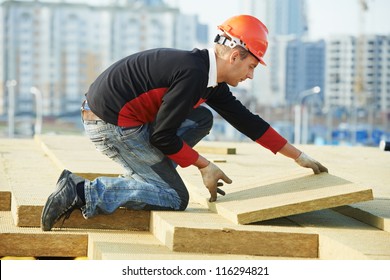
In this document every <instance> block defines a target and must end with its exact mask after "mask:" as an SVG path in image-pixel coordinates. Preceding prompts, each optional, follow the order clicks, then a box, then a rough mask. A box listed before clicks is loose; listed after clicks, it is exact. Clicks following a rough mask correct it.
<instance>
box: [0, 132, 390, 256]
mask: <svg viewBox="0 0 390 280" xmlns="http://www.w3.org/2000/svg"><path fill="white" fill-rule="evenodd" d="M301 148H302V149H303V150H305V151H306V152H307V153H308V154H309V155H311V156H312V157H314V158H316V159H318V160H319V161H320V162H322V163H323V164H324V165H326V166H327V167H328V168H329V171H330V173H329V174H321V175H314V174H312V172H311V170H309V169H304V168H301V167H299V166H297V165H296V164H295V163H294V162H293V161H291V160H290V159H287V158H284V157H283V156H280V155H276V156H275V155H273V154H272V153H270V152H269V151H268V150H265V149H263V148H262V147H260V146H258V145H257V144H254V143H217V142H202V143H200V144H199V146H198V147H196V149H197V150H198V151H199V152H201V153H202V154H203V155H205V156H206V157H207V158H208V159H210V160H212V161H215V162H216V164H217V165H219V166H220V167H221V168H222V169H223V170H224V171H225V172H226V173H227V174H228V176H229V177H230V178H231V179H232V180H233V183H232V184H231V185H224V186H223V187H222V188H223V189H224V190H225V192H226V196H224V197H222V196H219V197H218V200H217V202H215V203H209V202H208V197H209V194H208V191H207V189H206V188H205V187H204V186H203V184H202V181H201V177H200V175H199V171H198V170H197V169H196V168H193V167H188V168H184V169H181V168H178V171H179V173H180V174H181V175H182V177H183V179H184V181H185V182H186V185H187V187H188V189H189V192H190V196H191V201H190V205H189V207H188V209H187V210H186V211H184V212H174V211H151V212H149V211H131V210H126V209H123V208H120V209H118V210H117V211H116V212H115V213H114V214H112V215H106V216H104V215H103V216H98V217H95V218H92V219H88V220H85V219H84V218H83V217H82V215H81V214H80V212H79V211H75V212H73V214H72V215H71V217H70V219H68V220H65V221H64V222H62V221H59V222H58V223H57V224H56V225H55V228H54V229H53V230H52V231H50V232H42V231H41V230H40V228H39V226H40V215H41V211H42V207H43V205H44V203H45V201H46V199H47V197H48V196H49V195H50V193H51V192H52V191H53V190H54V188H55V184H56V181H57V179H58V176H59V174H60V173H61V171H62V169H64V168H66V169H69V170H71V171H72V172H74V173H76V174H79V175H81V176H84V177H86V178H88V179H91V180H92V179H94V178H96V177H98V176H118V175H120V174H121V173H122V172H123V170H122V169H121V168H120V167H119V166H118V165H116V164H115V163H113V162H112V161H110V160H109V159H107V158H106V157H104V156H102V155H100V154H99V153H98V152H97V151H96V150H95V149H94V147H93V146H92V144H91V143H90V142H89V140H88V139H87V138H86V137H85V136H76V135H72V136H48V135H40V136H36V137H35V139H0V203H1V209H0V229H1V230H0V235H1V238H0V256H25V257H28V256H37V257H80V256H85V257H88V258H89V259H390V233H389V228H390V226H389V221H390V207H389V206H390V188H389V185H388V184H389V182H390V180H389V179H390V178H389V177H390V176H389V175H388V170H387V169H386V168H385V167H386V165H387V166H388V162H389V160H390V155H389V154H386V153H384V152H382V151H380V150H379V149H374V148H363V147H355V148H351V147H349V148H346V147H314V146H303V147H301ZM363 171H364V172H363Z"/></svg>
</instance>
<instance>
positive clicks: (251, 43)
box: [218, 15, 268, 65]
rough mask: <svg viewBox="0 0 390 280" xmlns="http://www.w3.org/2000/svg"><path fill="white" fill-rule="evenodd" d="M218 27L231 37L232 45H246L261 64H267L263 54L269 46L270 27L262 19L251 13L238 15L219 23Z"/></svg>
mask: <svg viewBox="0 0 390 280" xmlns="http://www.w3.org/2000/svg"><path fill="white" fill-rule="evenodd" d="M218 28H219V29H220V30H222V31H223V32H225V33H226V34H227V35H229V36H230V37H231V39H232V41H233V44H230V46H231V47H233V46H235V45H240V46H242V47H244V48H245V49H247V50H248V51H249V52H250V53H252V54H253V55H254V56H255V57H256V58H257V59H258V60H259V61H260V63H261V64H263V65H266V64H265V62H264V60H263V56H264V55H265V52H266V51H267V47H268V38H267V37H268V29H267V27H266V26H265V25H264V24H263V23H262V22H261V21H260V20H258V19H257V18H255V17H253V16H250V15H238V16H234V17H231V18H229V19H227V20H226V21H225V22H224V23H222V24H221V25H218ZM229 43H232V42H231V41H229ZM223 44H225V43H223Z"/></svg>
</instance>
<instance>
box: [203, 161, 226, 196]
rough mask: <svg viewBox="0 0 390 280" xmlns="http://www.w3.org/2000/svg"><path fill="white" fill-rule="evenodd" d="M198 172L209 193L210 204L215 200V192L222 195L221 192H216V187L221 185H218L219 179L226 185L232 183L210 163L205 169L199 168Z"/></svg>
mask: <svg viewBox="0 0 390 280" xmlns="http://www.w3.org/2000/svg"><path fill="white" fill-rule="evenodd" d="M199 171H200V173H201V174H202V178H203V183H204V185H205V186H206V188H207V189H208V190H209V192H210V195H211V197H210V199H209V201H210V202H214V201H216V200H217V191H218V192H219V193H221V194H222V193H224V192H223V191H222V190H218V186H220V185H221V184H222V183H218V180H220V179H221V180H223V181H224V182H225V183H228V184H231V183H232V180H231V179H230V178H229V177H228V176H226V174H225V173H223V171H222V170H221V169H219V168H218V166H216V165H215V164H214V163H212V162H210V163H209V164H208V165H207V166H206V167H203V168H199Z"/></svg>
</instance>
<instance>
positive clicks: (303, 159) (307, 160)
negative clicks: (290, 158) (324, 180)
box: [295, 152, 328, 174]
mask: <svg viewBox="0 0 390 280" xmlns="http://www.w3.org/2000/svg"><path fill="white" fill-rule="evenodd" d="M295 162H296V163H298V164H299V165H300V166H302V167H306V168H311V169H313V172H314V173H315V174H320V173H321V172H328V168H326V167H325V166H323V165H322V164H321V163H319V162H318V161H316V160H314V159H312V158H311V157H309V156H308V155H306V154H305V153H303V152H302V153H301V154H300V155H299V157H298V158H297V159H296V160H295Z"/></svg>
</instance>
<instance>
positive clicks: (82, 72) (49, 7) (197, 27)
mask: <svg viewBox="0 0 390 280" xmlns="http://www.w3.org/2000/svg"><path fill="white" fill-rule="evenodd" d="M86 2H87V1H80V3H78V2H77V1H73V2H72V3H68V2H65V1H56V2H53V1H2V2H0V26H2V28H1V30H0V54H1V56H0V100H1V102H0V116H3V117H4V116H6V115H7V114H8V112H7V108H8V104H9V103H10V100H9V95H8V90H7V87H6V81H10V80H15V81H16V82H17V84H16V86H15V88H14V92H15V108H14V114H15V118H16V119H17V118H20V117H23V116H27V117H28V116H30V118H31V117H32V116H33V114H35V102H36V101H35V98H36V97H35V96H34V95H33V94H31V87H37V88H38V89H39V91H40V93H41V95H42V110H43V115H44V116H53V117H67V116H77V114H78V111H79V107H80V104H81V100H82V99H83V96H84V93H85V92H86V90H87V89H88V87H89V85H90V84H91V82H93V80H94V79H95V78H96V76H97V75H98V74H99V73H100V72H101V71H102V70H103V69H104V68H106V67H107V66H109V65H110V64H111V63H113V62H115V61H116V60H118V59H120V58H122V57H124V56H127V55H130V54H132V53H135V52H137V51H141V50H145V49H150V48H156V47H175V48H184V49H189V48H190V46H191V48H193V47H195V46H202V45H204V44H205V42H206V41H207V39H208V35H207V28H205V25H202V24H200V23H199V22H198V21H197V17H194V16H192V15H182V14H180V12H179V10H178V9H175V8H171V7H169V6H167V5H166V4H165V3H164V2H163V1H158V0H157V1H156V0H154V1H146V0H143V1H106V2H107V3H103V4H102V3H100V4H99V5H95V4H93V3H92V4H87V3H86ZM92 2H93V1H92ZM89 3H91V1H90V2H89ZM184 22H185V26H186V28H182V26H183V23H184ZM192 31H195V32H192ZM189 33H190V34H195V35H193V36H188V34H189Z"/></svg>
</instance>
